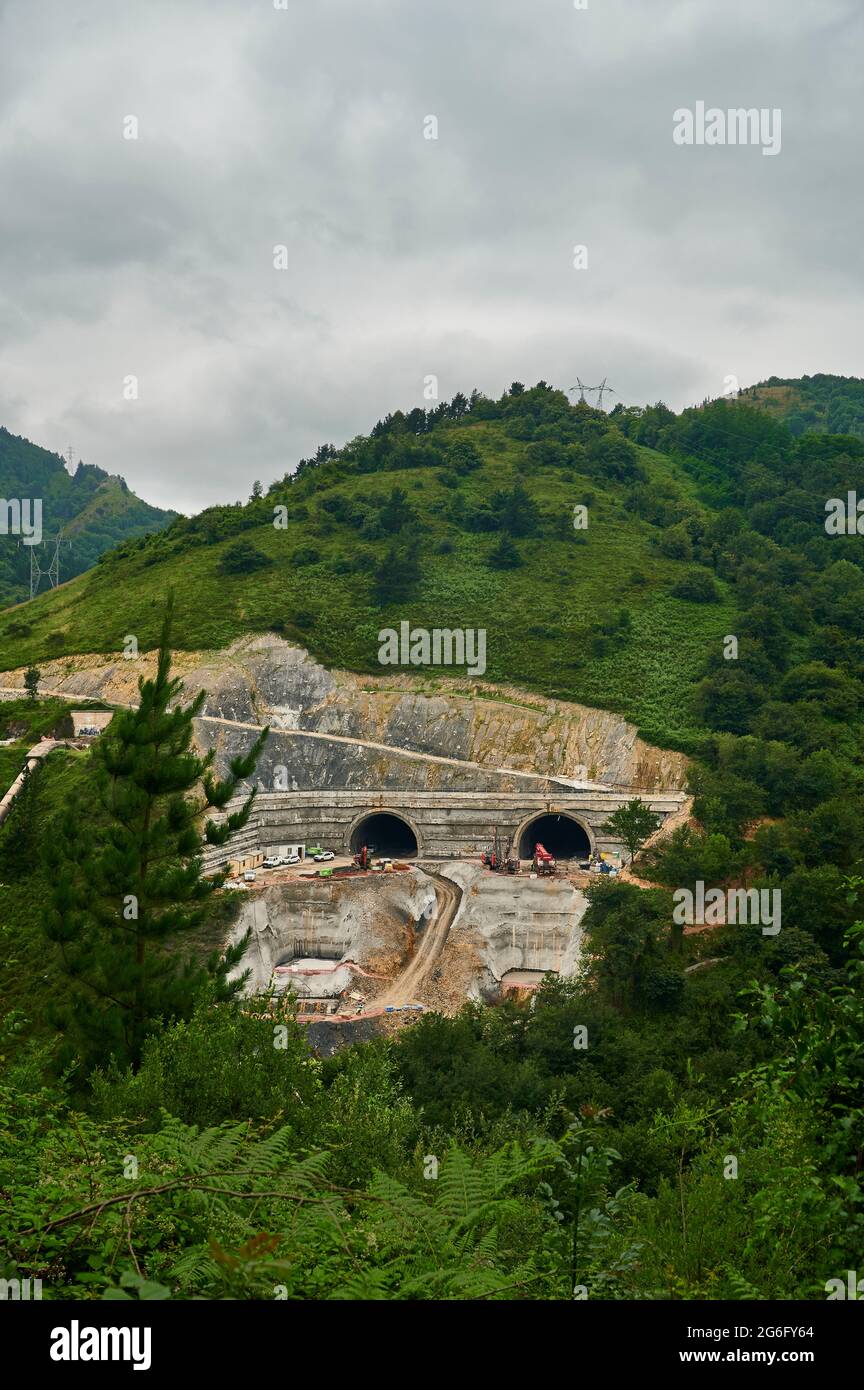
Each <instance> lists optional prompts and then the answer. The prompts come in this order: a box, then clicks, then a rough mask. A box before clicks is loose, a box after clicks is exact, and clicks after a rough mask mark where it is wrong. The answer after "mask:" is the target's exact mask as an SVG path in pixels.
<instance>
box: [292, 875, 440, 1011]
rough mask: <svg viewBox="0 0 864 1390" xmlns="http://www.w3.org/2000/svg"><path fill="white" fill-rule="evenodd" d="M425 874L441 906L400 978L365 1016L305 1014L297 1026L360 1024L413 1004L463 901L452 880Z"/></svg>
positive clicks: (426, 928)
mask: <svg viewBox="0 0 864 1390" xmlns="http://www.w3.org/2000/svg"><path fill="white" fill-rule="evenodd" d="M424 873H426V874H428V876H429V878H431V879H434V881H435V897H436V899H437V902H438V911H437V912H436V914H435V917H434V919H433V920H432V921H431V922H429V924H428V925H427V926H426V927H425V929H424V931H423V935H422V938H421V941H420V946H419V948H418V949H417V951H416V952H415V954H414V955H413V956H412V957H411V959H410V960H409V961H408V964H407V965H406V966H405V969H404V970H403V971H402V972H401V974H399V975H397V977H396V979H395V980H394V981H393V983H392V984H391V985H389V986H388V988H387V989H386V990H385V991H384V993H383V994H379V995H378V996H377V998H375V999H373V1000H370V1004H369V1007H368V1008H367V1009H364V1010H363V1013H362V1014H360V1015H358V1014H356V1013H353V1012H352V1013H350V1014H325V1015H321V1014H303V1013H299V1014H298V1015H297V1018H298V1022H301V1023H310V1022H315V1023H357V1022H358V1021H359V1019H361V1018H362V1019H367V1018H378V1017H380V1015H381V1014H383V1013H384V1012H385V1011H386V1010H387V1009H388V1008H398V1007H399V1005H400V1004H412V1003H414V1002H415V1000H416V996H417V994H418V993H419V991H420V989H421V988H422V986H423V983H424V981H425V980H426V979H427V977H428V976H429V975H430V974H431V972H432V971H433V970H434V968H435V965H436V963H437V961H438V958H439V957H440V955H441V952H442V951H443V949H444V943H445V942H446V940H447V937H448V935H449V932H450V928H451V927H452V925H453V920H454V918H455V916H456V913H457V911H458V909H459V904H460V902H461V901H462V889H461V888H460V887H459V885H458V884H457V883H454V882H453V881H452V879H449V878H444V876H443V875H442V874H436V873H432V872H431V871H430V870H429V869H424Z"/></svg>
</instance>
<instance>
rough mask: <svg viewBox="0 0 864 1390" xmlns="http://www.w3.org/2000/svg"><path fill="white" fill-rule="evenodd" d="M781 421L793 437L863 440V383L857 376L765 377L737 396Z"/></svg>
mask: <svg viewBox="0 0 864 1390" xmlns="http://www.w3.org/2000/svg"><path fill="white" fill-rule="evenodd" d="M740 394H741V399H742V400H743V401H746V402H747V403H748V404H750V403H752V404H754V405H757V406H760V407H761V408H762V409H764V410H767V411H769V412H770V413H772V414H773V415H775V416H778V417H779V418H780V419H782V420H783V421H784V423H785V424H786V426H787V428H788V429H789V431H790V432H791V433H792V434H793V435H796V436H797V435H801V434H805V433H807V432H808V431H813V430H825V431H827V432H828V433H829V434H854V435H857V436H858V437H859V438H861V437H862V436H864V381H862V380H861V378H860V377H857V376H830V375H827V374H826V373H824V372H818V373H817V374H816V376H802V377H779V376H772V377H769V378H768V380H767V381H763V382H760V383H759V385H758V386H748V387H746V388H745V389H744V390H743V391H742V392H741V393H740Z"/></svg>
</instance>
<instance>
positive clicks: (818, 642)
mask: <svg viewBox="0 0 864 1390" xmlns="http://www.w3.org/2000/svg"><path fill="white" fill-rule="evenodd" d="M862 463H864V444H862V443H861V442H859V441H857V440H855V439H850V438H848V437H847V438H843V437H831V436H826V435H821V434H818V435H805V436H803V437H802V438H801V439H797V440H796V439H793V438H792V436H791V435H790V433H789V431H788V430H787V429H786V428H785V427H784V426H783V425H782V424H780V423H778V422H776V421H774V420H772V419H771V418H770V417H769V416H768V415H766V414H765V412H763V411H760V410H754V409H750V408H748V407H746V406H744V405H742V404H739V403H728V402H717V403H714V404H712V405H710V406H708V407H706V408H704V409H699V410H689V411H685V412H684V413H683V414H681V415H680V416H676V415H674V414H673V413H672V412H671V411H669V410H668V409H666V407H664V406H662V405H658V406H654V407H648V408H646V409H644V410H638V409H633V408H624V407H616V409H615V410H614V411H613V412H612V414H611V415H609V416H607V415H605V414H602V413H601V412H599V411H596V410H592V409H591V408H589V407H588V406H585V405H578V404H577V405H575V406H574V405H571V404H570V403H569V402H568V400H567V398H566V396H565V395H564V394H563V393H562V392H559V391H556V390H553V389H551V388H549V387H548V386H546V385H545V384H544V383H541V384H539V385H538V386H536V387H534V388H533V389H530V390H525V389H523V388H522V387H521V386H519V385H518V383H516V384H514V386H513V388H511V390H510V391H508V392H506V393H505V394H504V396H502V398H501V399H500V400H498V401H490V400H487V399H485V398H484V397H481V396H479V395H477V394H476V393H475V394H474V395H472V396H471V397H470V398H466V397H464V396H457V397H455V398H454V400H453V401H451V402H449V403H447V404H442V405H440V406H438V407H436V409H435V410H434V411H426V412H424V411H422V410H415V411H412V412H409V413H407V414H403V413H401V412H397V413H396V414H395V415H392V416H389V417H388V418H387V419H386V420H383V421H380V422H379V423H378V424H377V425H376V426H375V428H374V429H373V430H372V432H371V433H370V435H368V436H361V437H358V438H356V439H354V440H352V441H351V442H350V443H349V444H348V445H346V446H345V447H344V448H342V449H339V450H336V449H335V448H334V447H333V446H331V445H324V446H322V447H321V449H319V451H318V454H317V456H316V457H315V458H314V459H308V460H303V461H302V462H301V463H300V465H299V467H298V468H297V469H296V471H294V472H292V473H290V474H288V475H286V476H285V477H284V478H283V479H281V480H278V481H276V482H275V483H273V484H272V486H271V487H270V488H269V490H268V491H267V493H266V495H263V494H262V495H260V496H258V495H256V496H253V498H252V499H251V500H250V502H249V503H248V504H247V505H245V506H240V505H235V506H224V507H213V508H209V509H208V510H207V511H205V512H202V513H201V514H200V515H198V516H195V517H191V518H186V517H181V518H178V519H177V520H175V521H174V522H173V523H172V524H171V525H170V526H169V527H167V528H166V529H165V530H164V531H161V532H160V533H159V534H156V535H151V536H148V537H142V538H138V539H129V540H127V541H125V542H123V543H121V544H120V545H119V546H117V547H116V548H115V549H114V550H112V551H111V552H109V553H108V554H106V555H105V556H103V557H102V560H101V562H100V563H99V564H98V565H97V566H95V567H94V569H93V570H92V571H90V572H88V573H87V574H85V575H82V576H81V577H80V578H79V579H78V580H76V581H75V582H74V583H72V584H70V585H67V586H66V587H65V588H63V589H61V590H60V591H58V592H56V593H52V594H46V595H42V596H40V597H39V598H37V599H36V600H35V601H34V602H33V603H32V604H31V605H28V606H27V607H26V608H24V609H19V610H18V611H17V612H16V613H14V614H9V615H8V616H7V618H6V620H5V622H2V623H0V664H2V666H4V667H6V668H9V667H13V666H20V665H22V664H23V663H24V662H27V661H31V660H35V661H36V662H39V661H40V660H42V661H44V660H45V659H47V658H50V657H56V656H61V655H63V654H68V653H73V652H88V651H96V652H104V653H106V654H108V653H113V652H117V651H118V650H120V649H121V647H122V643H123V640H124V638H125V636H126V634H129V633H134V634H135V635H136V636H137V637H138V641H139V647H141V648H142V649H146V648H148V647H152V646H154V645H155V642H156V638H157V623H158V612H159V604H160V601H161V598H162V596H163V595H164V593H165V592H166V591H167V589H168V588H169V587H172V586H173V587H174V588H175V590H176V595H177V600H176V602H177V609H176V624H175V642H176V645H177V646H178V647H182V648H186V649H196V648H207V647H221V646H224V645H226V644H227V643H229V642H230V641H231V640H232V639H233V638H235V637H237V636H238V635H241V634H243V633H245V632H249V631H266V630H268V629H270V630H275V631H277V632H281V633H283V634H284V635H285V636H287V637H288V638H290V639H293V640H296V641H299V642H302V643H303V644H304V645H306V646H307V647H308V648H309V649H310V650H311V651H312V652H313V653H314V654H315V655H316V656H317V657H318V658H320V659H321V660H322V661H324V662H325V663H327V664H330V665H333V666H340V667H346V668H350V669H354V670H359V671H363V670H368V671H376V672H378V673H380V672H381V670H382V668H381V667H380V665H379V664H378V646H379V643H378V632H379V630H380V629H381V628H382V626H391V625H394V624H398V623H399V622H400V621H401V620H405V619H408V620H410V622H411V623H412V624H413V625H415V626H423V627H427V628H433V627H457V628H469V627H482V628H485V629H486V631H487V671H486V679H487V680H490V681H493V682H507V683H511V684H521V685H525V686H528V687H531V688H533V689H535V690H538V691H540V692H542V693H544V694H547V695H553V696H558V697H561V698H567V699H572V700H577V701H581V702H584V703H588V704H594V705H597V706H601V707H605V708H608V709H615V710H620V711H621V712H622V713H624V714H626V715H627V716H628V717H630V718H632V719H633V720H635V722H636V723H637V724H638V725H639V726H640V728H641V729H642V730H643V731H644V733H645V734H646V736H648V737H649V738H651V739H653V740H655V741H659V742H664V743H671V744H677V745H679V746H682V747H685V748H687V747H693V746H695V745H694V739H697V735H698V730H699V727H700V724H701V723H702V713H701V710H702V708H703V707H705V708H706V709H708V710H709V712H710V718H711V720H714V721H719V726H720V727H729V728H730V729H731V728H734V729H735V731H736V732H741V731H743V730H744V729H746V728H748V727H749V721H750V720H751V718H754V717H755V716H756V713H757V711H758V709H759V708H761V705H762V704H763V703H766V702H767V703H769V704H770V699H769V698H768V696H769V693H770V692H771V690H772V689H774V688H775V683H776V680H779V679H781V676H780V675H778V673H777V671H776V662H777V660H778V659H779V656H778V654H779V651H780V649H781V648H783V650H784V653H785V655H784V659H785V661H786V662H787V664H788V663H790V662H791V663H792V664H797V663H798V661H799V660H800V659H803V655H804V654H805V653H807V652H809V654H810V659H811V660H816V661H820V662H823V663H825V662H827V663H828V664H829V665H830V664H831V663H832V661H833V660H834V659H835V656H836V654H837V653H835V652H834V650H833V649H834V647H835V646H836V647H838V649H839V650H841V651H842V652H843V653H845V654H846V655H852V654H853V653H854V652H855V651H856V650H857V648H856V647H855V643H856V642H857V641H859V640H860V639H859V634H858V632H857V619H856V617H855V607H856V602H857V600H856V595H857V593H858V590H859V588H860V587H861V584H862V582H864V576H862V569H861V557H860V554H859V546H858V543H857V539H856V538H855V537H853V536H850V537H846V536H839V537H838V536H828V535H827V534H826V532H825V528H824V518H825V510H824V508H825V501H826V499H827V498H830V497H837V496H840V497H842V496H845V493H846V490H847V488H852V487H855V486H856V485H857V484H858V483H859V481H860V480H861V477H862V472H864V468H862ZM260 491H261V490H260V489H257V488H256V493H258V492H260ZM577 506H581V507H584V508H585V509H586V511H585V520H586V521H587V525H586V526H585V527H584V528H583V529H576V528H574V508H575V507H577ZM283 523H284V524H283ZM838 595H842V596H843V597H842V602H843V604H844V613H845V611H846V609H848V610H849V611H850V615H851V617H850V621H851V622H852V630H851V631H849V632H848V633H846V632H841V631H839V630H838V627H837V624H836V623H835V622H834V621H833V619H832V603H833V602H834V601H835V598H837V596H838ZM729 634H737V635H738V637H739V639H740V643H741V652H740V657H739V658H738V659H737V660H735V661H729V660H727V659H726V658H725V657H724V654H723V653H724V647H723V639H724V638H725V637H726V636H727V635H729ZM784 634H787V635H788V645H784V644H785V642H786V638H785V636H784ZM709 668H710V672H709ZM434 675H435V671H433V670H430V672H429V677H430V680H431V679H434ZM706 677H709V680H708V684H707V685H706V684H705V678H706ZM856 679H857V675H856ZM802 698H803V697H802ZM723 702H725V703H726V705H727V706H729V708H727V709H726V711H725V713H724V712H721V711H720V709H719V704H721V703H723ZM732 706H735V709H734V710H733V709H732ZM712 711H713V712H712ZM697 741H698V739H697Z"/></svg>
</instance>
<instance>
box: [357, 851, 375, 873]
mask: <svg viewBox="0 0 864 1390" xmlns="http://www.w3.org/2000/svg"><path fill="white" fill-rule="evenodd" d="M374 848H375V846H374V845H361V846H360V848H359V850H358V851H357V853H356V854H355V855H354V867H355V869H371V867H372V851H373V849H374Z"/></svg>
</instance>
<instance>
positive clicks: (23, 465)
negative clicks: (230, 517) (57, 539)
mask: <svg viewBox="0 0 864 1390" xmlns="http://www.w3.org/2000/svg"><path fill="white" fill-rule="evenodd" d="M0 497H2V498H4V499H6V500H9V499H12V498H16V499H18V500H21V499H24V498H27V499H30V500H31V501H32V500H35V499H37V498H38V499H41V502H42V534H43V536H45V537H46V538H47V537H53V536H56V535H57V534H58V532H60V531H62V532H63V535H64V537H65V538H66V539H68V540H69V541H71V545H63V547H62V549H61V555H60V576H61V579H71V578H72V577H73V576H75V575H78V574H82V573H83V572H84V571H85V570H87V569H89V568H90V567H91V566H92V565H94V564H95V563H96V561H97V559H98V558H99V556H100V555H103V554H104V553H105V551H106V550H110V549H111V547H112V546H113V545H116V544H117V542H118V541H120V540H123V539H125V538H127V537H129V536H142V535H145V534H146V533H147V532H149V531H158V530H160V529H161V528H162V527H163V526H166V525H167V524H168V523H169V522H170V521H172V520H173V519H174V517H175V516H176V515H177V513H176V512H170V511H163V510H161V509H160V508H159V507H151V506H149V505H148V504H147V503H146V502H142V501H141V499H140V497H136V496H135V494H134V493H133V492H130V491H129V488H128V487H127V485H126V483H125V482H124V480H123V479H122V478H120V477H117V476H114V475H111V474H108V473H106V472H104V470H103V469H101V468H96V467H95V466H94V465H92V464H84V463H80V462H79V464H78V467H77V469H76V471H75V474H74V475H70V474H69V472H68V471H67V468H66V465H65V463H64V461H63V459H62V458H61V457H60V455H59V454H52V453H49V451H48V450H47V449H40V448H39V447H38V446H37V445H35V444H31V443H30V441H29V439H22V438H20V437H19V436H18V435H15V434H10V433H9V431H8V430H6V429H3V428H2V427H0ZM0 542H2V544H0V603H3V604H10V603H20V602H21V601H22V600H23V599H27V598H29V595H30V553H29V550H30V548H29V547H28V546H25V545H20V546H19V545H18V542H17V537H14V536H11V535H10V536H2V537H0ZM37 559H38V560H39V563H40V566H41V568H42V569H43V570H45V569H47V566H48V562H49V559H50V556H49V554H48V548H47V547H38V548H37ZM42 584H43V586H44V585H46V584H47V580H43V581H42Z"/></svg>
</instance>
